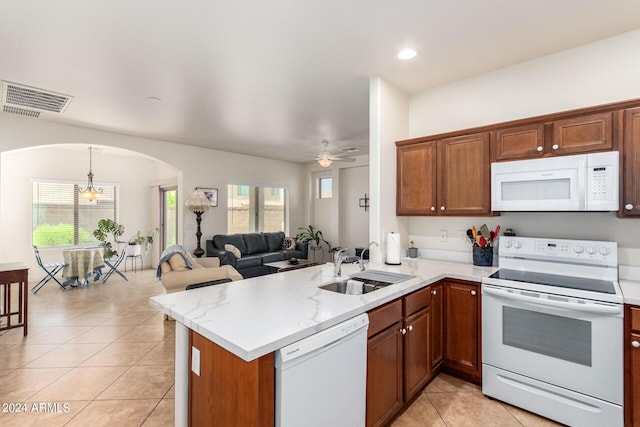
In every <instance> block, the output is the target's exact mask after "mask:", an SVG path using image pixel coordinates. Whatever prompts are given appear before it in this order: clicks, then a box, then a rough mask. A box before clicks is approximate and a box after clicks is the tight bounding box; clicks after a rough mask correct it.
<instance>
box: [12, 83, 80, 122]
mask: <svg viewBox="0 0 640 427" xmlns="http://www.w3.org/2000/svg"><path fill="white" fill-rule="evenodd" d="M71 99H73V98H72V97H70V96H68V95H62V94H60V93H55V92H47V91H44V90H41V89H36V88H34V87H29V86H23V85H19V84H15V83H10V82H2V105H3V107H4V111H5V112H10V113H15V114H21V115H28V116H30V117H38V116H35V115H33V114H24V113H23V112H17V111H9V110H7V108H14V109H15V110H28V111H33V112H35V113H38V112H48V113H56V114H62V113H64V110H65V109H66V108H67V107H68V106H69V103H70V102H71ZM38 115H39V114H38Z"/></svg>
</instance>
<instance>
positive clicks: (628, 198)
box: [619, 107, 640, 217]
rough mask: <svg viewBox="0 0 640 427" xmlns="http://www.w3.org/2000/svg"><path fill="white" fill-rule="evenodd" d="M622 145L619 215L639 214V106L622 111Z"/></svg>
mask: <svg viewBox="0 0 640 427" xmlns="http://www.w3.org/2000/svg"><path fill="white" fill-rule="evenodd" d="M622 145H623V147H622V161H621V168H622V170H621V178H620V186H621V189H622V191H621V192H620V195H621V197H620V204H621V206H620V211H619V215H620V216H624V217H634V216H640V107H639V108H630V109H627V110H625V111H624V140H623V144H622Z"/></svg>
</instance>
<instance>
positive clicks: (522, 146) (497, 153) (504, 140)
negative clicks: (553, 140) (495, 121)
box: [492, 123, 545, 161]
mask: <svg viewBox="0 0 640 427" xmlns="http://www.w3.org/2000/svg"><path fill="white" fill-rule="evenodd" d="M492 145H493V152H494V158H495V160H496V161H503V160H522V159H534V158H536V157H542V156H544V154H545V146H544V124H542V123H537V124H533V125H526V126H518V127H515V128H508V129H499V130H497V131H496V132H495V137H494V142H493V144H492Z"/></svg>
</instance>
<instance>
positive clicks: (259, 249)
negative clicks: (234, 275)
mask: <svg viewBox="0 0 640 427" xmlns="http://www.w3.org/2000/svg"><path fill="white" fill-rule="evenodd" d="M284 238H285V235H284V232H282V231H278V232H272V233H247V234H217V235H215V236H213V239H211V240H207V244H206V251H207V252H206V254H207V256H208V257H218V258H220V265H225V264H228V265H231V266H232V267H233V268H235V269H236V270H238V272H239V273H240V274H242V277H244V278H245V279H246V278H248V277H256V276H262V275H265V274H270V273H273V272H274V270H273V269H271V268H269V267H265V266H264V264H266V263H269V262H276V261H284V260H288V259H291V258H298V259H306V258H307V254H308V243H300V242H296V247H295V249H293V250H283V249H282V242H283V240H284ZM226 244H230V245H233V246H235V247H236V248H238V250H240V253H241V255H242V256H241V257H240V258H236V257H235V256H234V255H233V254H232V253H231V252H229V251H226V250H225V249H224V245H226Z"/></svg>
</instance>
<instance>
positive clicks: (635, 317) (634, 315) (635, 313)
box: [629, 307, 640, 332]
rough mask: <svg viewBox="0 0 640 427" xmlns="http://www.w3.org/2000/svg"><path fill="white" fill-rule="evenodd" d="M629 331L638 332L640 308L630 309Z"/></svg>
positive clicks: (639, 330)
mask: <svg viewBox="0 0 640 427" xmlns="http://www.w3.org/2000/svg"><path fill="white" fill-rule="evenodd" d="M629 311H630V313H631V330H632V331H637V332H640V307H631V310H629Z"/></svg>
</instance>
